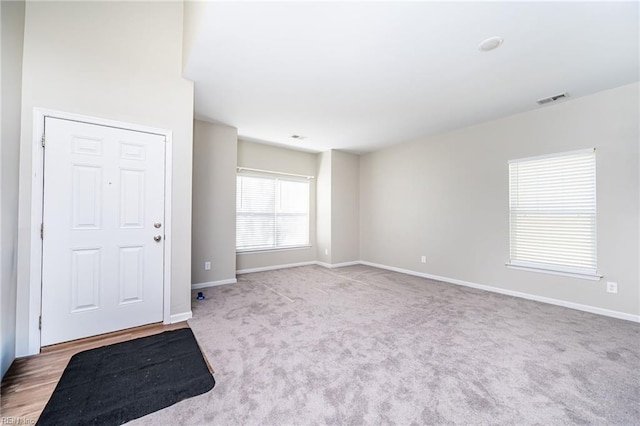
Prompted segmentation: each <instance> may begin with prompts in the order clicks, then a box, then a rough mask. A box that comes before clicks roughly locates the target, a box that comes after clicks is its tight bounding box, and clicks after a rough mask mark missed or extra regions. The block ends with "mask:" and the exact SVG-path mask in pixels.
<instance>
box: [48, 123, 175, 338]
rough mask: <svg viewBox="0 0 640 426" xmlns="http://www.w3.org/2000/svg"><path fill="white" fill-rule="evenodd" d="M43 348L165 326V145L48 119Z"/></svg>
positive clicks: (153, 138)
mask: <svg viewBox="0 0 640 426" xmlns="http://www.w3.org/2000/svg"><path fill="white" fill-rule="evenodd" d="M45 139H46V143H45V149H44V198H43V206H44V208H43V212H44V213H43V215H44V217H43V245H42V335H41V345H42V346H46V345H51V344H54V343H59V342H65V341H68V340H73V339H78V338H82V337H87V336H93V335H97V334H101V333H107V332H111V331H115V330H122V329H125V328H129V327H135V326H139V325H143V324H149V323H153V322H158V321H162V319H163V289H164V281H163V267H164V266H163V260H164V182H165V179H164V155H165V137H164V136H161V135H156V134H151V133H143V132H137V131H132V130H124V129H120V128H114V127H107V126H100V125H95V124H88V123H83V122H78V121H70V120H63V119H57V118H51V117H47V118H46V119H45Z"/></svg>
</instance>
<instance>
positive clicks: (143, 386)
mask: <svg viewBox="0 0 640 426" xmlns="http://www.w3.org/2000/svg"><path fill="white" fill-rule="evenodd" d="M214 384H215V382H214V380H213V377H212V376H211V373H210V372H209V369H208V367H207V365H206V363H205V361H204V359H203V358H202V353H201V352H200V348H199V347H198V343H197V342H196V340H195V338H194V336H193V333H192V332H191V330H190V329H188V328H183V329H179V330H173V331H166V332H164V333H160V334H156V335H153V336H148V337H143V338H140V339H135V340H131V341H128V342H123V343H117V344H114V345H109V346H104V347H101V348H96V349H91V350H88V351H84V352H80V353H78V354H76V355H74V356H73V357H72V358H71V360H70V361H69V364H68V365H67V368H66V369H65V370H64V373H63V374H62V377H61V379H60V382H59V383H58V385H57V387H56V389H55V391H54V392H53V395H52V396H51V399H50V400H49V402H48V403H47V406H46V407H45V409H44V411H43V412H42V414H41V415H40V418H39V419H38V425H72V424H73V425H90V424H95V425H120V424H123V423H126V422H128V421H130V420H133V419H135V418H138V417H141V416H144V415H146V414H149V413H152V412H154V411H157V410H161V409H163V408H165V407H168V406H170V405H172V404H175V403H176V402H178V401H181V400H183V399H185V398H190V397H192V396H195V395H200V394H202V393H204V392H207V391H209V390H211V388H213V386H214Z"/></svg>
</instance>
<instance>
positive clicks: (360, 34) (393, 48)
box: [184, 2, 640, 153]
mask: <svg viewBox="0 0 640 426" xmlns="http://www.w3.org/2000/svg"><path fill="white" fill-rule="evenodd" d="M185 16H186V19H185V21H186V24H185V31H186V32H187V31H188V32H189V33H190V35H189V37H188V39H186V41H185V44H186V48H185V52H186V54H185V55H186V56H185V67H184V76H185V77H186V78H188V79H190V80H193V81H194V82H195V113H196V117H197V118H200V119H204V120H208V121H212V122H218V123H224V124H228V125H231V126H234V127H236V128H237V129H238V134H239V136H240V137H241V138H243V139H247V140H254V141H262V142H267V143H273V144H280V145H288V146H292V147H295V148H297V149H303V150H309V151H325V150H328V149H341V150H347V151H351V152H358V153H361V152H368V151H373V150H376V149H379V148H381V147H384V146H387V145H391V144H395V143H399V142H403V141H407V140H412V139H416V138H418V137H422V136H427V135H433V134H438V133H443V132H447V131H450V130H453V129H457V128H461V127H466V126H469V125H473V124H477V123H481V122H484V121H489V120H493V119H497V118H500V117H505V116H508V115H512V114H516V113H520V112H524V111H528V110H533V109H536V108H549V107H552V106H542V107H541V106H538V105H537V103H536V100H537V99H540V98H543V97H547V96H552V95H555V94H558V93H561V92H568V93H569V94H570V98H569V99H572V98H577V97H580V96H584V95H588V94H591V93H594V92H598V91H601V90H605V89H609V88H613V87H618V86H622V85H624V84H628V83H632V82H635V81H638V80H639V73H640V68H639V62H640V59H639V51H640V48H639V38H640V37H639V36H640V30H639V22H640V19H639V4H638V2H626V3H611V2H563V3H551V2H531V3H529V2H526V3H525V2H500V3H479V2H476V3H460V2H447V3H445V2H406V3H404V2H403V3H398V2H394V3H391V2H389V3H386V2H384V3H381V2H370V3H361V2H357V3H354V2H318V3H309V2H297V3H294V2H279V3H276V2H255V3H246V2H238V3H231V2H210V3H199V5H198V6H197V7H195V6H193V7H192V9H189V6H187V10H186V15H185ZM187 26H188V27H189V28H186V27H187ZM491 36H500V37H503V38H504V43H503V44H502V46H501V47H499V48H498V49H496V50H493V51H489V52H481V51H479V50H478V44H479V43H480V42H481V41H482V40H484V39H486V38H488V37H491ZM569 101H570V100H569ZM294 134H296V135H301V136H304V137H305V138H304V139H293V138H291V136H292V135H294Z"/></svg>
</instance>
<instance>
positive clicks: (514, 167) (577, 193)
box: [509, 149, 597, 277]
mask: <svg viewBox="0 0 640 426" xmlns="http://www.w3.org/2000/svg"><path fill="white" fill-rule="evenodd" d="M509 210H510V236H511V238H510V239H511V244H510V262H509V265H510V266H516V267H524V268H535V269H543V270H548V271H555V272H560V273H567V274H572V275H573V274H577V275H579V276H591V277H595V276H597V275H596V274H597V272H596V271H597V268H596V157H595V150H593V149H589V150H583V151H574V152H567V153H563V154H556V155H553V156H544V157H534V158H524V159H520V160H512V161H510V162H509Z"/></svg>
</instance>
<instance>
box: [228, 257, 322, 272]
mask: <svg viewBox="0 0 640 426" xmlns="http://www.w3.org/2000/svg"><path fill="white" fill-rule="evenodd" d="M317 264H318V262H316V261H315V260H311V261H309V262H298V263H287V264H284V265H271V266H263V267H260V268H250V269H239V270H237V271H236V274H237V275H242V274H251V273H253V272H264V271H275V270H276V269H286V268H295V267H296V266H308V265H317Z"/></svg>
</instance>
